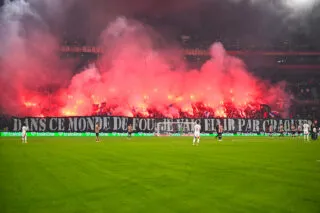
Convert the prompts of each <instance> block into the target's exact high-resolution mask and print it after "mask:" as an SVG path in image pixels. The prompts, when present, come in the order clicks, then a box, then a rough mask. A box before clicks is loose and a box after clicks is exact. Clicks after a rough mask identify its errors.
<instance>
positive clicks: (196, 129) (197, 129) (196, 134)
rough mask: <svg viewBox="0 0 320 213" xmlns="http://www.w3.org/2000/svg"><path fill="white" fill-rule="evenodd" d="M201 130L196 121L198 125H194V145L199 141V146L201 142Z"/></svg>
mask: <svg viewBox="0 0 320 213" xmlns="http://www.w3.org/2000/svg"><path fill="white" fill-rule="evenodd" d="M200 130H201V126H200V125H199V124H198V123H196V125H195V126H194V136H193V145H195V144H196V142H197V146H198V145H199V143H200Z"/></svg>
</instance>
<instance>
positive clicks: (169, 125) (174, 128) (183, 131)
mask: <svg viewBox="0 0 320 213" xmlns="http://www.w3.org/2000/svg"><path fill="white" fill-rule="evenodd" d="M195 124H196V123H194V122H158V123H156V127H155V135H156V136H170V135H181V136H182V135H188V136H189V135H193V132H194V126H195Z"/></svg>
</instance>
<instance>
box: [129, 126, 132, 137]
mask: <svg viewBox="0 0 320 213" xmlns="http://www.w3.org/2000/svg"><path fill="white" fill-rule="evenodd" d="M131 135H132V125H131V124H129V126H128V138H131Z"/></svg>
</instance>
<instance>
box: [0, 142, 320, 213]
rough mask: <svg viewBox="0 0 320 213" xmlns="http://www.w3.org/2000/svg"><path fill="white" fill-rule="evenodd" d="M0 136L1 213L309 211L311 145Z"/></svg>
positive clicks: (315, 204) (317, 168)
mask: <svg viewBox="0 0 320 213" xmlns="http://www.w3.org/2000/svg"><path fill="white" fill-rule="evenodd" d="M19 139H20V138H5V137H2V138H0V196H1V201H0V212H1V213H9V212H10V213H11V212H12V213H24V212H30V213H38V212H40V213H73V212H74V213H84V212H88V213H100V212H101V213H117V212H119V213H120V212H121V213H126V212H137V213H142V212H146V213H157V212H159V213H170V212H181V213H185V212H197V213H200V212H208V213H212V212H214V213H218V212H222V213H229V212H243V213H250V212H254V213H263V212H266V213H270V212H272V213H276V212H288V213H289V212H297V213H302V212H304V213H319V212H320V143H319V142H310V143H304V142H303V140H302V139H298V138H295V139H292V138H268V137H237V138H236V137H229V138H224V141H223V142H222V143H217V141H216V140H215V139H214V138H210V137H203V138H202V139H201V143H200V146H199V147H193V146H192V145H191V144H192V138H191V137H135V138H133V139H132V140H130V141H129V140H127V139H126V138H118V137H109V138H107V137H105V138H102V142H101V143H95V139H94V138H86V137H83V138H77V137H69V138H67V137H66V138H64V137H60V138H59V137H57V138H54V137H53V138H49V137H48V138H45V137H29V138H28V141H29V143H28V144H21V143H20V141H19Z"/></svg>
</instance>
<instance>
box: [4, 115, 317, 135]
mask: <svg viewBox="0 0 320 213" xmlns="http://www.w3.org/2000/svg"><path fill="white" fill-rule="evenodd" d="M196 121H199V122H200V125H201V132H204V133H212V132H215V127H216V125H217V124H219V123H220V124H222V126H223V128H224V132H229V133H236V132H246V133H257V132H268V129H269V128H268V126H269V125H272V127H273V128H272V129H273V131H274V132H278V130H279V127H280V125H283V128H284V131H286V132H288V131H290V129H291V126H292V125H295V127H296V128H297V126H302V124H303V123H304V122H305V121H307V122H308V123H309V124H311V123H312V122H311V121H310V120H303V119H299V120H297V119H290V120H289V119H267V120H263V119H231V118H226V119H215V118H208V119H187V118H186V119H153V118H128V117H104V116H101V117H99V116H94V117H58V118H11V119H10V120H9V121H7V122H6V124H5V126H3V125H2V126H3V127H4V128H5V129H6V130H7V131H12V132H17V131H21V128H22V126H23V125H27V126H28V127H29V131H31V132H93V131H94V127H95V124H96V123H99V125H100V127H101V132H119V133H121V132H126V131H127V128H128V125H129V124H132V127H133V131H135V132H146V133H148V132H155V130H156V126H157V123H158V122H165V123H166V124H164V125H162V131H170V128H172V125H171V123H172V122H190V123H189V124H188V125H186V126H185V128H187V129H188V131H193V126H194V125H193V124H192V123H191V122H193V123H194V122H196Z"/></svg>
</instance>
